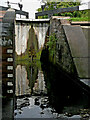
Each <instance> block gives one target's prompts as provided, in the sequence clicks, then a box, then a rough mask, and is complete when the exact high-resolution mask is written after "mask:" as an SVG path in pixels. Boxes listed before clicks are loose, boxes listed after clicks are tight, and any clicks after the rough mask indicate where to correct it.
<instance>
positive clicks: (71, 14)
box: [37, 2, 88, 18]
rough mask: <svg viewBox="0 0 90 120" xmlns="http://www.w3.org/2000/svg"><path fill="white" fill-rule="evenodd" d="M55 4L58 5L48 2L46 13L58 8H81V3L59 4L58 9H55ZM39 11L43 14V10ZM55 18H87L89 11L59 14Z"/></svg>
mask: <svg viewBox="0 0 90 120" xmlns="http://www.w3.org/2000/svg"><path fill="white" fill-rule="evenodd" d="M55 4H56V3H55V2H47V3H46V7H45V8H44V11H47V10H53V9H57V8H67V7H74V6H79V5H80V2H57V4H56V7H55ZM37 11H38V12H41V11H42V9H41V8H39V9H38V10H37ZM53 16H70V17H86V16H88V10H84V11H74V12H65V13H58V14H54V15H53ZM39 18H47V16H40V17H39Z"/></svg>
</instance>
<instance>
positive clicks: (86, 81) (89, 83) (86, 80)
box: [80, 79, 90, 87]
mask: <svg viewBox="0 0 90 120" xmlns="http://www.w3.org/2000/svg"><path fill="white" fill-rule="evenodd" d="M80 81H81V82H83V83H84V84H86V85H87V86H89V87H90V79H80Z"/></svg>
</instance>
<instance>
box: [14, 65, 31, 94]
mask: <svg viewBox="0 0 90 120" xmlns="http://www.w3.org/2000/svg"><path fill="white" fill-rule="evenodd" d="M15 93H16V96H19V95H25V94H29V93H30V88H29V80H28V79H27V72H26V68H25V66H21V65H18V66H17V67H16V92H15Z"/></svg>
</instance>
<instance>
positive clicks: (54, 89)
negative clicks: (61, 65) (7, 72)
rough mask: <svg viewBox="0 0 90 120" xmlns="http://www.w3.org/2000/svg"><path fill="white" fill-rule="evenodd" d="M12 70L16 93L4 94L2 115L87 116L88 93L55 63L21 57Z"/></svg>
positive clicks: (89, 111)
mask: <svg viewBox="0 0 90 120" xmlns="http://www.w3.org/2000/svg"><path fill="white" fill-rule="evenodd" d="M15 71H16V75H15V94H14V95H13V96H12V97H10V96H8V95H7V94H6V98H3V118H7V117H8V118H11V119H21V118H25V119H26V118H58V119H62V118H64V119H71V118H73V119H75V120H80V118H81V117H82V116H84V115H86V114H87V115H86V116H85V117H86V118H88V119H89V116H88V115H89V114H90V109H89V108H90V101H89V96H88V94H87V93H86V92H85V91H84V90H83V89H82V88H81V87H80V86H79V85H78V84H77V83H76V82H75V81H74V80H73V79H71V77H69V76H67V75H66V74H64V73H63V72H62V71H61V70H60V69H58V67H57V66H54V65H52V64H50V63H47V65H45V64H41V63H40V61H34V62H33V63H30V62H28V61H24V62H23V64H20V63H18V64H17V65H16V70H15ZM3 90H4V88H3ZM6 113H7V114H6Z"/></svg>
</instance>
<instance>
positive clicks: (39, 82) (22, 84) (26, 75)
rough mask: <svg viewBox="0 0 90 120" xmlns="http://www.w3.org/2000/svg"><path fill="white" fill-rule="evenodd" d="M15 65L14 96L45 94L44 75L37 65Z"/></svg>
mask: <svg viewBox="0 0 90 120" xmlns="http://www.w3.org/2000/svg"><path fill="white" fill-rule="evenodd" d="M27 69H28V70H26V67H25V66H21V65H17V67H16V92H15V93H16V96H22V95H28V94H30V95H41V94H47V90H46V87H45V81H44V75H43V72H42V71H41V70H39V69H38V68H37V67H36V68H35V67H33V66H30V67H29V68H27Z"/></svg>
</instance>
